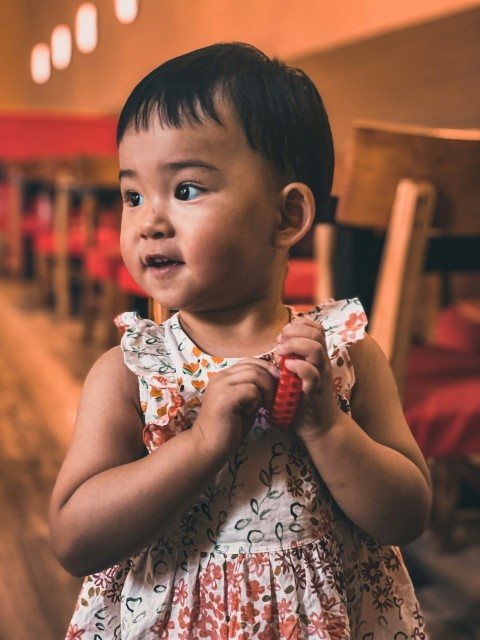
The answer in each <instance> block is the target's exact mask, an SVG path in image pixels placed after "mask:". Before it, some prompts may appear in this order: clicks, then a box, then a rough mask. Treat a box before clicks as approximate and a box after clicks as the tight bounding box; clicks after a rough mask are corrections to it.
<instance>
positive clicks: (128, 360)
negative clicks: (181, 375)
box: [115, 311, 176, 386]
mask: <svg viewBox="0 0 480 640" xmlns="http://www.w3.org/2000/svg"><path fill="white" fill-rule="evenodd" d="M115 323H116V325H117V326H119V327H121V328H122V329H123V330H124V334H123V337H122V342H121V346H122V350H123V354H124V360H125V364H126V365H127V367H128V368H129V369H130V370H131V371H133V373H135V374H136V375H137V376H138V377H139V378H141V379H143V380H145V382H147V384H148V385H150V386H156V385H158V382H159V378H161V379H163V380H162V382H163V383H165V384H167V383H170V384H173V385H175V384H176V375H175V373H176V372H175V366H174V364H173V362H172V354H171V352H170V350H169V348H168V346H167V344H166V340H165V327H164V326H163V325H161V324H156V323H155V322H153V321H152V320H148V319H145V318H142V317H141V316H140V315H139V314H138V313H136V312H134V311H131V312H127V313H122V314H121V315H120V316H118V317H117V318H116V319H115Z"/></svg>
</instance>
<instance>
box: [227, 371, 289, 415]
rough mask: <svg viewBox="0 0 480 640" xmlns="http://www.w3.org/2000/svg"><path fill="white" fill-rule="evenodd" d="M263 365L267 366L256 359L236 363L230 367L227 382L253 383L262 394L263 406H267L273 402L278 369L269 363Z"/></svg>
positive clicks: (238, 383)
mask: <svg viewBox="0 0 480 640" xmlns="http://www.w3.org/2000/svg"><path fill="white" fill-rule="evenodd" d="M265 365H268V366H262V365H261V364H259V363H258V361H253V362H248V363H238V365H235V366H233V367H231V369H230V372H231V373H230V376H229V378H228V384H229V385H230V386H241V385H248V384H250V383H253V384H255V385H256V386H257V387H258V389H259V390H260V392H261V394H262V398H263V403H264V404H263V406H265V407H266V408H268V407H269V406H271V404H272V403H273V397H274V395H275V391H276V388H277V381H278V378H279V377H280V370H279V369H278V367H276V366H275V365H273V364H271V363H265ZM234 369H235V370H234Z"/></svg>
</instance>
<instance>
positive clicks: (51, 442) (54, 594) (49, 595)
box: [0, 283, 93, 640]
mask: <svg viewBox="0 0 480 640" xmlns="http://www.w3.org/2000/svg"><path fill="white" fill-rule="evenodd" d="M27 294H28V290H27V289H25V288H21V289H19V288H18V286H11V283H6V284H5V283H4V284H2V283H0V313H1V316H0V317H1V329H0V353H1V363H2V364H1V367H0V407H1V411H0V514H1V517H0V567H1V570H0V639H1V640H37V639H38V640H61V639H62V638H64V637H65V633H66V629H67V626H68V621H69V619H70V617H71V614H72V612H73V608H74V603H75V600H76V595H77V593H78V590H79V587H80V581H79V579H77V578H73V577H71V576H69V575H68V574H67V573H66V572H65V571H64V570H63V569H62V568H61V566H60V565H59V564H58V562H57V561H56V559H55V558H54V557H53V555H52V552H51V551H50V547H49V537H48V526H47V515H46V514H47V507H48V501H49V497H50V493H51V490H52V487H53V484H54V482H55V478H56V475H57V473H58V470H59V468H60V464H61V462H62V459H63V457H64V455H65V451H66V447H67V446H68V442H69V440H70V438H71V434H72V430H73V422H74V418H75V410H76V405H77V403H78V398H79V394H80V388H81V377H82V375H84V372H85V371H86V369H87V368H88V367H89V366H90V361H91V359H92V357H93V354H92V353H90V351H89V350H85V349H82V348H81V346H80V344H79V340H78V335H77V336H76V335H75V331H77V332H78V327H77V328H75V327H74V326H69V325H66V326H65V327H64V326H62V328H61V331H59V330H58V327H57V326H56V325H55V323H54V322H53V319H52V318H51V317H48V316H47V315H46V314H44V313H40V312H38V311H35V309H34V308H33V309H32V308H30V309H29V306H30V304H29V300H30V301H31V297H29V296H28V295H27ZM69 344H70V347H69V346H68V345H69ZM72 344H77V345H78V351H79V353H78V354H77V356H78V357H76V358H73V359H72V363H73V361H75V366H76V369H77V371H76V375H75V374H71V373H70V371H69V370H68V369H67V368H66V367H65V364H64V363H63V362H62V357H63V356H64V355H65V353H66V350H67V349H68V351H69V355H70V358H71V356H72V355H73V353H74V351H75V349H74V351H72ZM82 352H83V354H82Z"/></svg>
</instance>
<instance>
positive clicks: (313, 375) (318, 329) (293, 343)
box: [276, 316, 339, 439]
mask: <svg viewBox="0 0 480 640" xmlns="http://www.w3.org/2000/svg"><path fill="white" fill-rule="evenodd" d="M277 342H278V346H277V348H276V354H277V364H278V363H279V360H280V357H281V356H282V357H283V356H288V354H296V355H298V356H300V357H301V358H303V359H302V360H288V359H287V360H286V361H285V366H286V368H287V369H288V370H289V371H293V373H296V374H297V375H298V377H299V378H300V379H301V380H302V395H301V397H300V402H299V404H298V409H297V413H296V415H295V419H294V422H293V429H294V430H295V431H296V433H297V434H298V435H299V436H300V437H301V438H302V439H308V438H311V437H318V436H321V435H323V434H324V433H326V432H327V431H329V429H330V428H331V427H332V426H333V425H334V424H335V421H336V419H337V416H338V412H339V407H338V403H337V399H336V397H335V395H334V392H333V381H332V367H331V363H330V358H329V357H328V353H327V346H326V343H325V331H324V329H323V327H322V325H321V324H319V323H318V322H315V321H314V320H312V319H311V318H307V317H305V316H298V317H296V318H294V320H293V321H292V322H291V323H290V324H287V325H286V326H285V327H284V328H283V329H282V331H281V332H280V334H279V335H278V336H277Z"/></svg>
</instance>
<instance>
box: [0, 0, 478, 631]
mask: <svg viewBox="0 0 480 640" xmlns="http://www.w3.org/2000/svg"><path fill="white" fill-rule="evenodd" d="M234 40H235V41H243V42H248V43H250V44H253V45H255V46H257V47H258V48H260V49H262V50H263V51H264V52H265V53H267V54H268V55H271V56H276V57H279V58H281V59H283V60H284V61H286V62H287V63H288V64H291V65H294V66H297V67H299V68H301V69H302V70H304V71H305V72H306V73H307V74H308V75H310V77H311V78H312V79H313V81H314V82H315V83H316V85H317V87H318V89H319V91H320V93H321V95H322V97H323V99H324V102H325V105H326V108H327V111H328V113H329V116H330V121H331V125H332V130H333V135H334V141H335V148H336V171H335V180H334V188H333V193H332V197H331V199H330V202H329V204H328V206H327V208H326V209H325V210H324V211H319V212H317V219H316V221H315V225H314V228H313V229H312V232H311V233H310V234H309V235H308V237H307V238H305V240H304V241H302V243H300V245H299V246H297V247H295V248H294V250H293V251H292V255H291V260H290V263H289V271H288V274H287V280H286V285H285V301H286V302H287V303H289V304H293V305H295V306H297V307H299V308H309V307H311V306H312V305H313V304H316V303H318V302H320V301H321V300H322V299H326V298H328V297H337V298H340V297H353V296H359V297H360V299H361V300H362V302H363V304H364V306H365V308H366V309H367V311H368V314H369V317H370V320H371V322H370V325H369V327H370V331H371V333H372V335H374V337H375V338H376V339H378V341H379V343H380V344H381V346H382V348H383V349H384V351H385V353H386V355H387V357H388V358H389V360H390V362H391V364H392V368H393V370H394V374H395V376H396V379H397V384H398V388H399V393H400V395H401V398H402V402H403V403H404V409H405V413H406V416H407V418H408V421H409V424H410V426H411V428H412V431H413V433H414V435H415V437H416V439H417V441H418V443H419V445H420V447H421V448H422V451H423V453H424V455H425V456H426V457H427V459H428V461H429V463H430V466H431V470H432V477H433V486H434V497H435V500H434V508H433V511H432V518H431V523H430V526H429V528H428V531H427V532H426V533H425V534H424V536H422V538H421V539H420V540H418V541H417V542H415V543H413V544H412V545H409V546H408V547H406V548H405V549H404V550H403V551H404V555H405V558H406V561H407V564H408V566H409V568H410V571H411V574H412V577H413V579H414V581H415V584H416V587H417V593H418V596H419V599H420V601H421V604H422V607H423V612H424V615H425V617H426V619H427V622H428V624H429V628H430V634H431V640H475V638H480V613H479V611H480V609H479V606H478V605H479V604H480V581H479V580H478V576H479V575H480V502H479V496H480V210H479V209H480V207H479V196H480V109H479V104H480V56H479V47H478V43H479V42H480V4H479V3H478V2H467V1H460V0H423V2H421V3H419V2H417V1H416V0H401V1H400V0H398V1H397V0H393V1H391V2H388V3H385V2H380V0H362V1H361V2H356V1H354V0H339V1H338V2H336V3H332V2H325V1H322V0H299V1H298V2H295V3H293V2H291V1H289V0H241V1H240V0H228V1H227V0H175V2H170V3H168V2H165V1H164V0H95V1H92V2H81V1H80V0H42V2H34V1H33V0H15V2H7V1H6V0H2V2H1V3H0V43H1V44H0V313H1V316H0V318H1V324H0V326H1V331H0V349H1V353H2V367H0V403H1V407H2V411H1V413H0V511H1V513H2V514H3V517H2V519H1V524H0V558H1V564H0V566H1V570H0V596H1V597H0V638H1V640H23V639H24V638H25V639H26V638H31V637H35V638H40V639H41V640H60V639H61V638H64V637H65V634H66V633H67V628H68V621H69V618H70V616H71V612H72V610H73V607H74V605H75V599H76V594H77V592H78V589H79V580H78V579H75V578H72V577H70V576H69V575H68V574H66V573H65V572H64V571H63V569H62V568H61V567H60V566H59V565H58V563H57V562H56V560H55V559H54V558H53V556H52V554H51V552H50V549H49V544H48V527H47V518H46V511H47V505H48V499H49V495H50V492H51V489H52V486H53V483H54V481H55V477H56V474H57V473H58V469H59V466H60V464H61V461H62V459H63V457H64V455H65V452H66V448H67V447H68V443H69V441H70V439H71V435H72V432H73V424H74V419H75V412H76V406H77V402H78V398H79V395H80V389H81V385H82V381H83V379H84V377H85V375H86V373H87V371H88V369H89V368H90V366H91V365H92V363H93V362H94V360H95V359H96V358H97V357H98V356H99V355H100V353H102V351H104V350H105V349H106V348H109V347H110V346H112V345H114V344H116V343H118V340H119V337H120V334H119V333H118V330H117V329H116V328H115V327H114V325H113V322H112V318H113V317H114V316H115V315H116V314H117V313H119V312H120V311H122V310H125V309H133V308H134V309H137V310H138V311H139V312H140V313H142V314H143V315H147V314H150V315H151V316H152V317H155V318H160V317H161V316H162V313H165V312H166V311H165V310H161V309H158V308H156V307H155V306H154V305H152V303H151V302H150V301H149V300H148V299H147V296H146V294H145V293H144V292H143V291H142V290H141V289H140V288H139V287H138V285H137V284H136V283H135V282H134V281H133V280H132V279H131V278H130V276H129V274H128V272H126V270H125V268H124V266H123V263H122V261H121V257H120V255H119V251H118V232H119V231H118V230H119V217H120V212H121V202H120V199H119V193H118V184H117V182H118V164H117V159H116V144H115V126H116V121H117V117H118V114H119V111H120V109H121V107H122V105H123V103H124V101H125V99H126V97H127V96H128V94H129V93H130V91H131V90H132V88H133V87H134V85H135V84H136V83H137V82H138V81H139V80H140V79H141V78H142V77H143V76H144V75H145V74H146V73H147V72H149V71H150V70H151V69H153V68H154V67H156V66H158V65H159V64H161V63H162V62H163V61H165V60H167V59H168V58H171V57H173V56H176V55H179V54H182V53H185V52H187V51H190V50H192V49H195V48H198V47H202V46H205V45H208V44H212V43H214V42H219V41H234ZM68 637H69V638H71V639H73V638H76V637H77V636H75V634H74V631H73V630H72V629H70V631H69V636H68Z"/></svg>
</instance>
